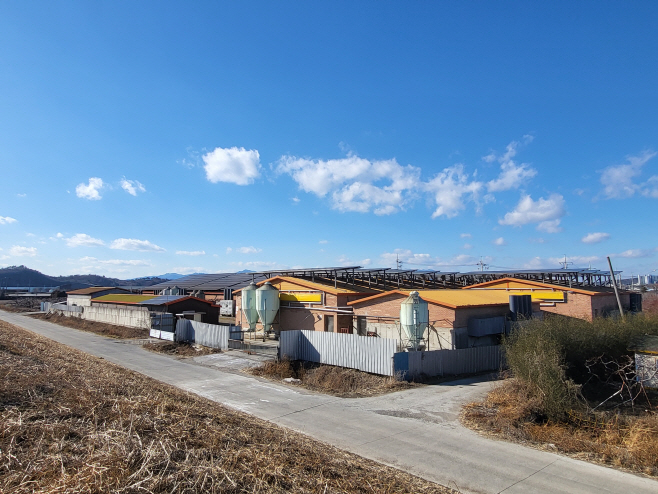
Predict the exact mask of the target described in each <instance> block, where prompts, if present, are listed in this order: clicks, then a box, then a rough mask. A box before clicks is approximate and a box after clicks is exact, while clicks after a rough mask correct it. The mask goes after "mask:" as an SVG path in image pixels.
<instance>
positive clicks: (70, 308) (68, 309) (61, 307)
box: [50, 303, 82, 313]
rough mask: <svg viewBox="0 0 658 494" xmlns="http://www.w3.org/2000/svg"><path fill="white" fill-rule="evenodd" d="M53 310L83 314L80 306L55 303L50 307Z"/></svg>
mask: <svg viewBox="0 0 658 494" xmlns="http://www.w3.org/2000/svg"><path fill="white" fill-rule="evenodd" d="M50 308H51V309H55V310H61V311H62V312H76V313H77V312H82V307H80V306H79V305H67V304H63V303H54V304H52V305H51V306H50Z"/></svg>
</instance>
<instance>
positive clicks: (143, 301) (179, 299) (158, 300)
mask: <svg viewBox="0 0 658 494" xmlns="http://www.w3.org/2000/svg"><path fill="white" fill-rule="evenodd" d="M94 308H97V309H98V310H101V309H104V310H111V309H114V310H119V309H131V310H139V311H147V312H150V313H169V314H183V313H187V314H190V315H191V314H197V315H198V316H200V317H197V318H196V319H197V320H200V321H201V322H207V323H211V324H216V323H217V319H218V315H219V308H218V307H216V306H214V305H213V304H212V302H210V301H208V300H202V299H199V298H195V297H188V296H185V295H132V294H112V295H105V296H103V297H99V298H97V299H94V300H93V301H92V309H94Z"/></svg>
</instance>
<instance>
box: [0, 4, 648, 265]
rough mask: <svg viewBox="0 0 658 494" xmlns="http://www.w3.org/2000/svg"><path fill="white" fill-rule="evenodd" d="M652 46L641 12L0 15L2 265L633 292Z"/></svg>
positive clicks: (395, 9)
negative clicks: (308, 270)
mask: <svg viewBox="0 0 658 494" xmlns="http://www.w3.org/2000/svg"><path fill="white" fill-rule="evenodd" d="M657 23H658V3H656V2H623V3H622V2H599V1H597V2H575V3H574V2H551V3H550V5H548V4H546V5H539V2H534V3H533V2H322V3H321V2H230V3H229V2H226V3H221V4H218V2H207V3H204V2H196V3H195V4H194V5H188V4H186V3H184V2H162V1H159V2H146V1H143V2H119V1H113V2H100V1H99V2H30V1H21V2H18V1H13V2H11V1H10V2H2V3H1V4H0V63H1V64H2V68H3V69H2V71H0V166H1V167H2V174H1V176H0V177H1V178H0V249H1V250H0V265H4V266H6V265H13V264H26V265H28V266H30V267H33V268H36V269H39V270H41V271H44V272H46V273H48V274H54V275H58V274H72V273H88V272H93V273H98V274H105V275H110V276H118V277H132V276H144V275H156V274H161V273H165V272H172V271H176V272H180V273H189V272H195V271H203V272H215V271H236V270H240V269H252V270H263V269H276V268H279V267H294V266H298V267H299V266H328V265H356V264H359V265H364V266H370V267H380V266H388V267H391V266H394V264H395V258H396V256H399V257H400V259H401V260H402V261H403V262H404V266H405V267H409V268H419V269H422V268H431V267H433V268H438V269H441V270H444V271H445V270H459V271H470V270H474V269H476V266H475V263H476V262H478V261H479V260H480V258H481V257H482V258H483V259H484V260H485V261H486V262H487V263H488V264H489V265H490V266H491V268H492V269H496V268H498V267H500V268H524V267H527V268H540V267H552V268H557V267H559V264H557V262H558V260H559V258H562V257H563V256H564V255H567V257H568V258H569V259H570V260H572V261H573V262H574V263H575V265H576V266H587V265H589V264H590V263H591V264H592V266H594V267H599V268H605V267H606V262H605V256H607V255H611V256H612V257H613V262H614V264H615V268H620V269H623V270H624V272H625V273H626V274H631V273H634V274H637V273H643V274H646V273H652V272H653V270H654V269H658V250H657V249H658V238H657V236H656V233H655V228H654V225H653V221H654V220H655V218H656V214H655V212H654V211H655V209H656V208H657V207H658V156H656V151H658V118H657V116H658V91H656V84H657V83H656V81H657V80H658V63H657V54H658V29H656V25H657ZM657 273H658V272H657Z"/></svg>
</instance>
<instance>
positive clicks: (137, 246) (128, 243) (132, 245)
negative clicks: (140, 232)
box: [110, 238, 164, 252]
mask: <svg viewBox="0 0 658 494" xmlns="http://www.w3.org/2000/svg"><path fill="white" fill-rule="evenodd" d="M110 249H118V250H138V251H141V252H164V249H163V248H162V247H160V246H158V245H155V244H152V243H151V242H149V241H148V240H137V239H134V238H117V239H116V240H114V241H113V242H112V244H111V245H110Z"/></svg>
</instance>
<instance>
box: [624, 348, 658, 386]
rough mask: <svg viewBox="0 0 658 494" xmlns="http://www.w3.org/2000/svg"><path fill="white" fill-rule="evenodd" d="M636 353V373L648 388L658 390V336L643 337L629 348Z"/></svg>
mask: <svg viewBox="0 0 658 494" xmlns="http://www.w3.org/2000/svg"><path fill="white" fill-rule="evenodd" d="M629 350H631V351H632V352H635V373H636V375H637V379H638V381H642V383H643V384H644V386H645V387H647V388H658V336H643V337H641V338H638V339H637V340H635V341H634V342H633V343H632V344H631V345H630V347H629Z"/></svg>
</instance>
